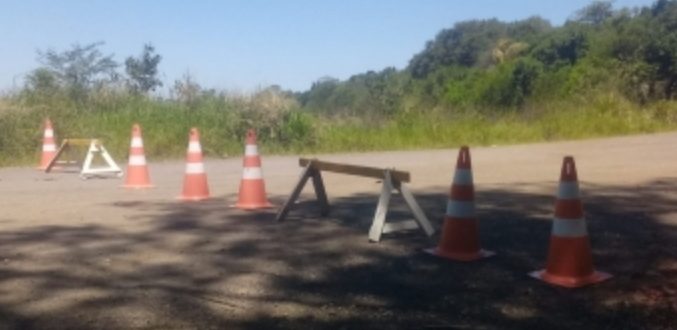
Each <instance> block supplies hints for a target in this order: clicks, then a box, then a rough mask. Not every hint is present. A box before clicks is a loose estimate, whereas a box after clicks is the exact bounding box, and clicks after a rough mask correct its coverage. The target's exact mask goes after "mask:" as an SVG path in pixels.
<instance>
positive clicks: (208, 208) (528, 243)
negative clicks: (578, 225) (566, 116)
mask: <svg viewBox="0 0 677 330" xmlns="http://www.w3.org/2000/svg"><path fill="white" fill-rule="evenodd" d="M259 147H260V150H261V151H262V152H263V153H264V155H263V171H264V177H265V180H266V187H267V190H268V193H269V197H270V200H271V201H272V202H273V203H274V204H276V205H281V204H282V203H283V202H284V200H285V198H286V197H287V195H288V194H289V192H290V191H291V189H292V187H293V185H294V183H295V181H296V180H297V179H298V176H299V174H300V168H299V166H298V158H297V157H286V156H285V157H282V156H266V155H265V145H262V146H259ZM456 153H457V150H455V149H444V150H417V151H395V152H370V153H350V154H331V155H305V156H312V157H317V158H319V159H323V160H330V161H338V162H345V163H353V164H360V165H370V166H377V167H395V168H397V169H400V170H405V171H410V172H411V175H412V182H411V184H410V188H411V190H412V191H413V193H414V195H416V197H417V199H418V200H419V203H420V204H421V206H422V208H423V209H424V211H425V212H426V214H427V215H428V217H429V218H430V219H431V221H433V223H434V225H435V227H436V228H438V227H439V226H440V224H441V219H442V216H443V213H444V211H445V203H446V195H445V194H446V193H447V192H448V189H449V184H450V181H451V177H452V175H453V170H454V165H455V161H456ZM471 154H472V163H473V172H474V177H475V189H476V201H477V209H478V217H479V219H480V230H481V239H482V244H483V245H484V247H485V248H487V249H491V250H494V251H496V252H497V255H496V256H495V257H494V258H491V259H486V260H483V261H480V262H475V263H469V264H466V263H454V262H449V261H446V260H440V259H436V258H434V257H431V256H428V255H426V254H424V253H422V252H421V250H422V249H423V248H427V247H430V246H432V245H434V240H435V238H434V237H433V239H432V240H431V239H429V238H426V237H425V236H424V235H422V234H421V233H420V232H418V231H413V232H407V233H396V234H390V235H385V236H384V239H383V241H382V242H380V243H369V242H368V240H367V231H368V229H369V225H370V221H371V218H372V217H373V213H374V210H375V204H376V200H377V198H378V196H377V195H378V193H379V190H380V183H379V182H378V181H377V180H375V179H369V178H361V177H354V176H346V175H340V174H332V173H324V174H323V175H324V178H325V184H326V187H327V192H328V195H329V198H330V203H331V205H332V211H331V213H330V215H329V216H328V217H324V218H322V217H319V214H318V208H317V206H316V205H315V204H314V203H312V201H311V200H312V195H311V189H309V188H307V189H306V190H305V191H304V194H303V195H302V201H301V202H300V203H299V204H297V205H295V207H294V209H293V210H292V211H291V213H290V215H289V218H288V220H287V221H286V222H283V223H275V222H274V217H275V211H276V210H275V209H271V210H263V211H256V212H246V211H241V210H237V209H233V208H231V207H230V206H231V205H232V204H234V203H235V201H236V199H237V190H238V185H239V181H240V176H241V171H242V168H241V165H242V164H241V163H242V161H241V159H240V158H232V159H208V160H207V161H206V163H205V167H206V170H207V175H208V177H209V184H210V189H211V192H212V196H213V198H212V199H210V200H207V201H204V202H198V203H185V202H179V201H177V199H176V197H177V196H178V195H179V193H180V192H181V184H182V180H183V171H184V166H185V165H184V163H183V162H182V161H168V162H154V161H153V159H149V162H150V173H151V180H152V182H153V184H155V188H153V189H147V190H138V191H135V190H126V189H123V188H120V185H121V184H122V180H121V179H119V178H97V179H90V180H81V179H79V178H78V176H77V175H76V174H74V173H62V172H60V173H51V174H45V173H42V172H39V171H36V170H35V169H33V168H2V169H0V329H274V328H284V329H286V328H289V329H298V328H309V329H318V328H320V329H324V328H328V329H427V328H430V329H513V328H514V329H529V328H533V329H546V328H547V329H572V328H581V329H594V328H600V329H642V328H644V329H647V328H651V329H669V328H670V326H673V327H674V326H675V325H677V133H663V134H653V135H641V136H629V137H619V138H607V139H595V140H585V141H573V142H557V143H540V144H528V145H516V146H498V147H482V148H472V149H471ZM565 155H573V156H575V159H576V163H577V167H578V175H579V179H580V180H581V190H582V196H583V202H584V205H585V209H586V217H587V219H588V229H589V232H590V236H591V240H592V244H593V255H594V259H595V265H596V267H597V268H599V269H601V270H605V271H608V272H611V273H613V274H614V275H615V277H614V278H613V279H612V280H610V281H608V282H605V283H602V284H600V285H596V286H593V287H587V288H583V289H577V290H566V289H560V288H554V287H550V286H548V285H545V284H543V283H540V282H538V281H535V280H532V279H531V278H529V277H528V276H527V275H526V273H527V272H529V271H531V270H535V269H538V268H542V266H543V265H544V262H545V254H546V249H547V242H548V238H549V232H550V224H551V222H550V220H551V217H552V213H553V201H554V197H553V196H554V192H555V188H556V185H557V179H558V178H559V170H560V166H561V161H562V157H563V156H565ZM117 160H118V162H119V163H120V164H124V163H125V160H124V159H123V158H122V157H118V158H117ZM388 216H389V219H393V220H394V221H398V220H402V219H407V218H408V217H410V215H409V214H408V212H407V209H406V208H405V206H404V205H403V203H402V201H401V200H399V199H397V198H396V199H394V200H393V210H392V212H390V213H389V214H388ZM673 329H674V328H673Z"/></svg>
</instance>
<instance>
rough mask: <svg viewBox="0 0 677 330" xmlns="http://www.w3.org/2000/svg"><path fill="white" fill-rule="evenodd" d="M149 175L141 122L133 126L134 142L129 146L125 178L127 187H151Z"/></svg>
mask: <svg viewBox="0 0 677 330" xmlns="http://www.w3.org/2000/svg"><path fill="white" fill-rule="evenodd" d="M152 186H153V185H152V184H151V183H150V176H149V175H148V164H146V156H145V153H144V151H143V139H142V137H141V127H140V126H139V124H134V126H132V142H131V145H130V148H129V163H128V164H127V178H126V179H125V184H124V185H123V187H125V188H136V189H141V188H150V187H152Z"/></svg>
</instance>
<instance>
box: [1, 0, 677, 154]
mask: <svg viewBox="0 0 677 330" xmlns="http://www.w3.org/2000/svg"><path fill="white" fill-rule="evenodd" d="M100 45H101V43H93V44H86V45H79V44H76V45H74V46H73V47H72V48H71V49H68V50H64V51H58V50H52V49H47V50H40V51H38V61H39V64H40V66H39V67H37V68H36V69H35V70H34V71H32V72H31V73H30V74H28V75H27V77H26V79H25V86H24V87H23V88H22V89H21V90H15V91H11V92H6V93H5V96H4V97H2V98H0V164H15V163H26V162H30V161H33V159H34V158H35V155H36V154H37V152H38V149H39V143H40V131H39V127H40V123H41V121H42V119H43V118H44V117H51V118H52V119H53V121H54V122H55V125H56V131H57V134H58V136H60V137H73V136H96V137H100V138H104V139H106V140H107V141H109V142H108V145H109V149H112V150H113V153H114V154H117V155H124V154H126V148H127V145H128V140H127V139H128V134H129V129H130V127H131V124H132V123H133V122H139V123H141V125H142V126H143V127H144V130H145V132H146V133H147V135H148V138H147V139H146V143H147V145H148V146H149V147H148V148H147V150H148V153H149V154H150V156H151V157H177V156H180V155H182V154H183V152H184V151H185V139H186V134H187V132H188V130H189V128H190V127H191V126H197V127H200V129H201V130H202V133H203V134H202V137H203V140H204V141H203V145H204V146H205V151H206V153H207V155H209V156H224V155H237V154H239V153H240V149H241V143H242V136H243V134H244V132H245V130H246V129H247V128H249V127H254V128H256V129H257V130H258V131H259V133H260V137H261V140H262V142H263V144H264V146H265V148H267V149H266V150H267V151H268V152H317V151H344V150H372V149H398V148H422V147H426V148H429V147H450V146H455V145H459V144H500V143H515V142H526V141H539V140H552V139H564V138H567V139H568V138H583V137H592V136H605V135H615V134H628V133H639V132H654V131H659V130H669V129H675V128H677V102H675V101H674V99H675V96H676V94H677V0H658V1H656V2H655V3H653V4H652V5H651V6H647V7H643V8H614V7H613V4H612V2H607V1H597V2H592V3H591V4H590V5H588V6H587V7H585V8H582V9H580V10H579V11H577V12H575V13H573V14H572V15H571V18H570V19H569V20H568V21H567V22H566V23H565V24H563V25H562V26H553V25H552V24H551V23H550V22H548V21H547V20H544V19H542V18H539V17H530V18H527V19H524V20H520V21H515V22H501V21H498V20H495V19H491V20H470V21H464V22H458V23H456V24H454V25H453V26H451V27H449V28H447V29H444V30H442V31H440V32H439V33H438V34H437V36H435V37H434V38H433V39H432V40H430V41H428V42H427V43H425V46H424V47H423V48H422V50H421V51H420V52H419V53H417V54H413V55H412V58H411V60H410V61H409V64H408V66H407V67H406V68H402V69H397V68H385V69H382V70H380V71H369V72H366V73H359V74H356V75H354V76H352V77H350V78H349V79H347V80H344V81H341V80H338V79H334V78H331V77H324V78H321V79H319V80H317V81H316V82H315V83H313V84H312V87H311V88H310V89H309V90H307V91H304V92H291V91H286V90H284V88H283V87H280V86H271V87H267V88H263V89H261V90H259V91H256V92H253V93H251V94H235V93H232V92H230V91H223V90H215V89H209V88H205V87H203V86H201V85H200V84H199V83H198V81H199V77H197V78H196V77H193V76H191V75H188V74H187V75H186V76H184V77H183V78H182V79H179V80H177V81H174V82H173V83H169V82H163V81H161V80H160V79H159V78H158V72H159V70H161V66H162V56H161V55H160V54H159V53H158V52H156V50H155V48H154V47H153V46H152V45H151V44H147V45H145V46H144V47H143V49H142V52H141V54H140V55H137V56H129V57H128V58H127V59H126V61H125V62H124V65H122V64H120V63H116V62H115V60H114V58H113V56H112V55H106V54H103V53H101V51H100V47H99V46H100ZM123 66H124V70H122V67H123ZM159 68H160V69H159ZM163 84H167V85H168V86H167V87H168V91H169V93H168V95H162V94H157V93H154V92H153V91H154V90H156V89H157V88H158V87H160V86H163ZM118 157H119V156H118Z"/></svg>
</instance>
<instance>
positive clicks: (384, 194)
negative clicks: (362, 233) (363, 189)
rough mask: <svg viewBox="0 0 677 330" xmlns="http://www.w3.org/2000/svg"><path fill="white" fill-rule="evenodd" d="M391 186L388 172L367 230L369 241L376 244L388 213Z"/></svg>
mask: <svg viewBox="0 0 677 330" xmlns="http://www.w3.org/2000/svg"><path fill="white" fill-rule="evenodd" d="M392 191H393V186H392V184H391V183H390V174H389V172H388V171H386V173H385V178H383V187H382V188H381V196H379V198H378V205H377V206H376V214H374V221H372V223H371V228H370V229H369V240H370V241H372V242H378V241H380V240H381V234H383V226H384V224H385V222H386V214H387V213H388V204H389V203H390V195H391V194H392Z"/></svg>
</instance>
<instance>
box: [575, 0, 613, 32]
mask: <svg viewBox="0 0 677 330" xmlns="http://www.w3.org/2000/svg"><path fill="white" fill-rule="evenodd" d="M613 14H614V11H613V3H612V2H611V1H594V2H593V3H591V4H589V5H587V6H586V7H584V8H583V9H580V10H579V11H577V12H576V14H575V15H574V17H575V18H574V19H575V20H576V21H578V22H581V23H586V24H591V25H594V26H598V25H601V24H602V23H604V21H605V20H606V19H607V18H609V17H611V16H613Z"/></svg>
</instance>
